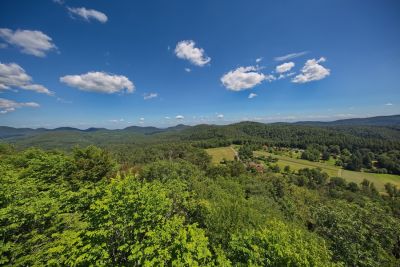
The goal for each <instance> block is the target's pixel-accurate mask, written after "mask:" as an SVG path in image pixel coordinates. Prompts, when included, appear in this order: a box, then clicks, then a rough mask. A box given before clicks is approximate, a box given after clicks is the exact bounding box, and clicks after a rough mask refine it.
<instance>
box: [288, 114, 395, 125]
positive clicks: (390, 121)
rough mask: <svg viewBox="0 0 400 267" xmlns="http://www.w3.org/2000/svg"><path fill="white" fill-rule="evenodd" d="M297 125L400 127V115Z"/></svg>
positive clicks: (299, 123) (303, 122) (304, 122)
mask: <svg viewBox="0 0 400 267" xmlns="http://www.w3.org/2000/svg"><path fill="white" fill-rule="evenodd" d="M294 124H297V125H318V126H340V125H350V126H356V125H363V126H399V125H400V115H392V116H377V117H369V118H353V119H344V120H336V121H299V122H295V123H294Z"/></svg>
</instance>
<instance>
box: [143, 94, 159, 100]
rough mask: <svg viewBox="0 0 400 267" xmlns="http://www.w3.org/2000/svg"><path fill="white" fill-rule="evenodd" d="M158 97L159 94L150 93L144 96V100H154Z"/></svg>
mask: <svg viewBox="0 0 400 267" xmlns="http://www.w3.org/2000/svg"><path fill="white" fill-rule="evenodd" d="M156 97H158V94H157V93H148V94H144V95H143V99H144V100H148V99H152V98H156Z"/></svg>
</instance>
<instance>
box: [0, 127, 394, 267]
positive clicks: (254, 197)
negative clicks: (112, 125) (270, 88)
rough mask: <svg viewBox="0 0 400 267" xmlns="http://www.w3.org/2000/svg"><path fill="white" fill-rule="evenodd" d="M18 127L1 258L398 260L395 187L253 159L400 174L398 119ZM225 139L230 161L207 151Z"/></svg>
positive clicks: (0, 199)
mask: <svg viewBox="0 0 400 267" xmlns="http://www.w3.org/2000/svg"><path fill="white" fill-rule="evenodd" d="M23 131H24V133H22V132H21V131H19V132H18V129H8V132H6V131H3V132H2V138H3V141H4V142H2V143H1V144H0V183H1V187H0V236H1V238H0V265H3V266H399V265H400V189H399V188H398V187H397V186H396V185H394V184H392V183H387V184H386V185H385V192H383V193H379V192H378V190H377V189H376V187H375V185H374V183H373V181H369V180H366V179H365V180H364V181H363V182H361V183H358V184H357V183H354V182H349V181H346V180H345V179H343V178H340V177H332V176H329V175H328V174H327V173H325V172H323V171H322V170H321V169H313V168H303V169H300V170H291V169H290V168H284V169H279V168H276V166H274V165H273V162H274V159H273V158H272V157H270V158H261V157H257V156H255V155H254V153H253V152H254V151H255V150H259V149H263V150H266V151H275V150H279V149H296V150H298V151H299V153H301V157H302V158H303V159H306V160H308V161H319V160H326V159H327V158H330V159H334V160H335V164H337V165H338V166H340V167H343V168H347V169H350V170H356V171H364V172H378V173H392V174H399V173H400V172H399V170H400V167H399V166H400V164H399V161H400V153H399V150H400V133H399V128H398V126H396V125H386V126H382V125H380V126H362V125H359V126H343V125H330V126H326V125H324V126H319V125H317V126H316V125H291V124H268V125H266V124H261V123H253V122H244V123H238V124H232V125H227V126H212V125H199V126H194V127H187V126H179V127H177V128H173V129H170V130H162V131H160V130H159V129H157V128H150V129H147V128H140V127H137V128H131V129H128V128H127V129H125V130H113V131H111V130H106V129H91V130H89V131H82V130H77V129H59V130H52V131H48V130H44V129H42V130H27V129H24V130H23ZM227 145H237V147H238V154H237V156H236V157H235V159H234V160H233V161H229V160H224V161H223V162H221V163H220V164H212V163H211V158H210V156H209V155H208V154H207V153H206V151H205V150H204V148H208V147H218V146H227ZM259 162H266V164H267V165H268V166H271V168H266V169H263V170H262V171H259V170H258V169H257V166H258V163H259Z"/></svg>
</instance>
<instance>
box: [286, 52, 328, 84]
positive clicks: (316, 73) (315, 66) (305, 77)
mask: <svg viewBox="0 0 400 267" xmlns="http://www.w3.org/2000/svg"><path fill="white" fill-rule="evenodd" d="M322 62H325V58H324V57H321V58H320V59H318V60H316V59H315V58H313V59H309V60H307V62H306V64H305V65H304V66H303V68H302V69H301V74H299V75H296V76H295V77H294V78H293V79H292V82H294V83H307V82H311V81H318V80H321V79H323V78H325V77H327V76H329V74H330V70H329V69H327V68H325V67H324V66H322V65H320V64H319V63H322Z"/></svg>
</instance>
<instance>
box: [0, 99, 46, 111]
mask: <svg viewBox="0 0 400 267" xmlns="http://www.w3.org/2000/svg"><path fill="white" fill-rule="evenodd" d="M22 107H31V108H38V107H40V105H39V104H38V103H35V102H25V103H23V102H20V103H19V102H15V101H13V100H9V99H5V98H0V114H6V113H9V112H13V111H15V110H16V109H17V108H22Z"/></svg>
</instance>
